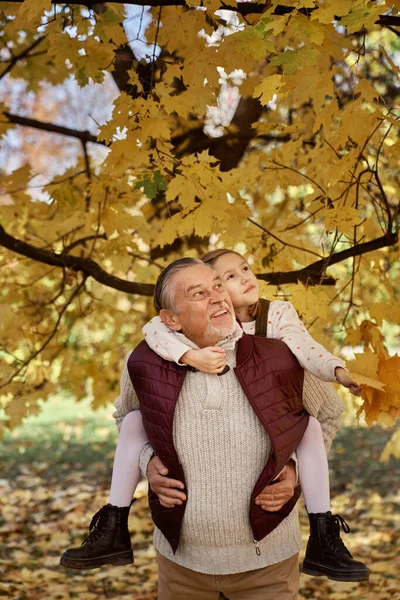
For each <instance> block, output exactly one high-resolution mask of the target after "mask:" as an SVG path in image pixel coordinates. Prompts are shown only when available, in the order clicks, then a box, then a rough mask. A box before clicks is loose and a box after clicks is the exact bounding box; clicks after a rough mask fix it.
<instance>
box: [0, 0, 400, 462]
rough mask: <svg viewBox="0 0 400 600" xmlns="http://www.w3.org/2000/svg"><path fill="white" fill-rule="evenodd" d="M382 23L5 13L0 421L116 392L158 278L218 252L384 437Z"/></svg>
mask: <svg viewBox="0 0 400 600" xmlns="http://www.w3.org/2000/svg"><path fill="white" fill-rule="evenodd" d="M144 4H145V5H146V6H144ZM149 5H151V6H149ZM399 10H400V2H399V1H398V0H396V1H389V0H388V1H386V2H384V1H382V2H376V1H367V0H357V1H356V2H348V1H346V0H345V1H341V2H338V1H337V0H325V1H324V2H314V1H312V0H293V2H282V3H279V2H276V1H272V2H266V3H264V2H247V3H246V2H239V3H235V2H232V3H231V5H229V6H227V5H226V4H225V3H222V2H220V1H219V0H204V1H203V2H202V3H200V0H199V1H197V0H187V2H184V1H183V0H176V1H168V2H161V1H158V0H152V1H149V0H147V1H146V2H142V1H139V0H138V1H136V2H130V3H124V4H122V3H120V2H114V3H111V2H110V3H102V4H100V3H92V2H89V1H85V2H81V3H80V2H75V3H69V4H65V3H57V4H52V3H51V2H50V0H40V1H28V0H26V1H25V2H23V3H18V2H8V3H7V2H6V3H4V2H3V3H2V13H1V16H0V31H1V33H0V40H1V47H0V60H1V66H0V69H1V71H0V78H1V89H0V102H1V113H2V117H1V120H0V133H1V135H2V149H1V152H0V169H1V175H2V177H1V184H0V274H1V282H2V286H1V292H0V302H1V306H0V332H1V334H0V357H1V367H0V368H1V384H0V391H1V396H0V403H1V405H0V406H1V407H2V410H3V418H2V420H1V423H2V424H3V427H4V426H5V427H8V428H11V429H12V428H13V427H15V426H17V425H19V424H20V423H21V422H22V421H23V420H24V418H25V417H27V416H29V415H34V414H36V413H37V412H38V411H39V410H40V406H41V403H40V401H41V400H46V399H47V398H49V397H50V396H51V395H53V394H55V393H60V392H62V391H64V392H67V393H69V394H71V395H73V396H74V397H76V398H77V399H82V398H85V397H87V396H88V395H91V396H92V406H93V407H94V408H96V407H99V406H102V405H104V404H106V403H107V402H109V401H111V400H114V398H115V396H116V395H117V394H118V385H119V375H120V372H121V369H122V364H123V360H124V357H125V355H126V352H127V351H128V350H129V349H131V348H132V347H133V346H134V345H135V344H136V343H137V342H138V341H139V339H140V338H141V327H142V325H143V323H144V322H145V321H146V320H147V319H149V317H151V316H152V315H153V314H154V313H153V309H152V303H151V294H152V290H153V284H154V281H155V279H156V277H157V275H158V274H159V272H160V270H161V269H162V268H163V267H164V266H165V265H167V264H168V263H169V262H170V261H172V260H174V259H176V258H178V257H180V256H182V255H195V256H197V255H200V254H201V253H203V252H205V251H207V250H208V249H211V248H215V247H222V246H226V247H230V248H236V249H237V250H239V251H240V252H242V253H244V254H245V255H246V256H247V257H248V260H249V262H250V263H251V265H252V268H253V269H254V271H255V272H256V273H257V274H258V277H259V278H260V280H261V281H262V282H263V283H262V293H263V295H264V296H266V297H268V298H270V299H274V298H287V299H289V300H290V301H291V302H292V303H293V304H294V306H295V307H296V309H297V310H298V311H299V313H300V314H301V316H302V317H303V318H304V320H305V322H306V323H307V325H308V327H309V329H310V333H311V334H312V335H313V336H314V337H315V338H316V339H317V340H318V341H319V342H321V343H322V344H324V345H325V346H326V347H327V348H328V349H329V350H331V351H332V352H335V353H338V354H340V353H341V354H342V355H343V356H345V357H346V358H348V359H352V358H353V351H355V352H356V354H362V356H356V359H355V362H354V363H351V362H349V366H350V367H351V368H353V369H354V370H355V371H357V373H358V374H359V375H360V376H364V377H369V380H367V379H364V383H366V384H368V386H367V385H366V387H365V391H364V394H363V403H362V406H361V410H362V411H363V413H364V414H365V416H366V421H367V423H368V424H371V423H373V422H374V421H376V420H380V421H383V422H385V423H386V424H388V425H390V426H392V425H393V424H394V421H395V419H396V417H397V416H398V414H399V412H398V411H399V408H400V358H399V357H398V356H397V355H396V352H397V351H398V349H399V339H400V338H399V335H400V308H399V295H400V289H399V286H400V278H399V246H398V230H399V224H400V219H399V217H400V203H399V185H400V180H399V178H400V170H399V164H400V152H399V150H400V136H399V115H400V112H399V100H398V95H399V89H400V88H399V64H400V58H399V57H400V40H399V34H400V16H398V12H399ZM382 384H383V385H382ZM358 408H359V405H358V403H357V402H354V403H353V404H352V410H353V414H354V415H355V412H356V410H357V409H358ZM390 453H395V454H397V455H400V440H399V435H397V437H396V436H394V437H393V439H392V442H391V445H390V446H388V448H387V451H386V455H389V454H390Z"/></svg>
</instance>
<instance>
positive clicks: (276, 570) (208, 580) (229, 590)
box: [158, 553, 299, 600]
mask: <svg viewBox="0 0 400 600" xmlns="http://www.w3.org/2000/svg"><path fill="white" fill-rule="evenodd" d="M298 559H299V557H298V554H295V555H294V556H291V557H290V558H288V559H286V560H283V561H282V562H280V563H276V564H274V565H270V566H268V567H264V568H263V569H256V570H254V571H245V572H244V573H234V574H232V575H207V574H206V573H198V572H197V571H192V570H191V569H187V568H186V567H182V566H181V565H178V564H176V563H174V562H172V561H170V560H168V559H167V558H165V557H164V556H162V555H161V554H159V553H158V600H218V599H219V598H220V597H221V596H220V594H223V595H224V596H225V598H227V599H228V600H296V599H297V597H298V591H299V562H298Z"/></svg>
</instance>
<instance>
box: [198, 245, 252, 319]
mask: <svg viewBox="0 0 400 600" xmlns="http://www.w3.org/2000/svg"><path fill="white" fill-rule="evenodd" d="M225 254H236V255H237V256H240V258H243V256H242V255H241V254H239V252H236V251H235V250H228V248H219V249H218V250H210V252H206V254H203V256H200V260H202V261H203V263H205V264H206V265H210V267H213V266H214V264H215V262H216V261H217V259H218V258H219V257H220V256H225ZM243 260H245V259H244V258H243ZM261 312H262V308H261V302H260V300H257V302H256V303H255V304H252V305H251V306H249V314H250V316H251V317H253V319H258V317H260V316H261Z"/></svg>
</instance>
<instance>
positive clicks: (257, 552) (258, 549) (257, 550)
mask: <svg viewBox="0 0 400 600" xmlns="http://www.w3.org/2000/svg"><path fill="white" fill-rule="evenodd" d="M253 543H254V544H255V546H256V554H257V556H261V550H260V546H259V545H258V542H257V540H253Z"/></svg>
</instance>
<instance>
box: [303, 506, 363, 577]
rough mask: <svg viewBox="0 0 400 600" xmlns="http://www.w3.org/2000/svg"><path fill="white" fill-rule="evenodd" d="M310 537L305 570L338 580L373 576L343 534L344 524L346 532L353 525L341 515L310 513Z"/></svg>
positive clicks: (311, 573)
mask: <svg viewBox="0 0 400 600" xmlns="http://www.w3.org/2000/svg"><path fill="white" fill-rule="evenodd" d="M308 518H309V519H310V537H309V538H308V544H307V549H306V555H305V558H304V563H303V573H306V574H307V575H314V576H317V577H318V576H320V575H326V576H327V577H328V579H333V580H334V581H365V580H367V579H369V574H368V569H367V567H366V565H365V564H364V563H362V562H360V561H358V560H354V558H353V557H352V555H351V554H350V552H349V551H348V550H347V548H346V546H345V545H344V543H343V541H342V539H341V537H340V525H342V527H343V531H344V532H345V533H349V531H350V527H349V526H348V525H347V523H346V521H345V520H344V519H343V517H341V516H340V515H333V514H332V513H331V512H330V511H329V512H326V513H310V514H309V515H308Z"/></svg>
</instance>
